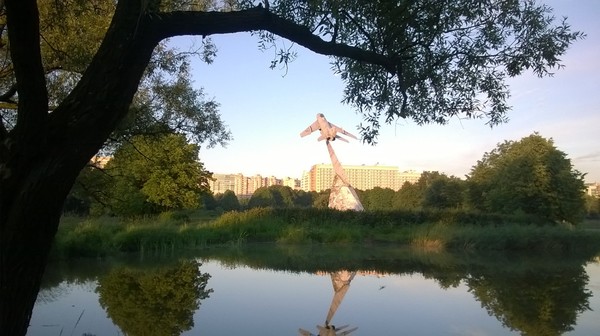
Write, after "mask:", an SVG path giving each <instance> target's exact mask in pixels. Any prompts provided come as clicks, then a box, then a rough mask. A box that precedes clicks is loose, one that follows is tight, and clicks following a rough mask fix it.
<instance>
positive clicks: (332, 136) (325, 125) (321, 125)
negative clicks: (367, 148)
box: [300, 113, 358, 142]
mask: <svg viewBox="0 0 600 336" xmlns="http://www.w3.org/2000/svg"><path fill="white" fill-rule="evenodd" d="M316 130H319V131H321V136H320V137H319V138H318V139H317V140H318V141H322V140H329V141H334V140H336V139H339V140H342V141H345V142H348V140H346V139H344V138H342V137H341V136H339V135H338V133H341V134H343V135H346V136H349V137H351V138H353V139H356V140H358V138H357V137H355V136H354V135H352V134H350V133H348V132H346V131H345V130H344V129H343V128H341V127H338V126H336V125H334V124H332V123H330V122H329V121H327V119H325V116H324V115H323V113H317V120H315V122H313V123H312V124H311V125H310V126H308V127H307V128H306V129H305V130H304V131H302V133H300V136H301V137H305V136H307V135H309V134H311V133H312V132H314V131H316Z"/></svg>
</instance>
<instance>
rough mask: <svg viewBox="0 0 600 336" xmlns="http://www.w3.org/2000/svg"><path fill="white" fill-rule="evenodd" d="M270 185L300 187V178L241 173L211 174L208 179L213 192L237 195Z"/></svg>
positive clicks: (250, 193) (247, 193)
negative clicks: (279, 177) (210, 177)
mask: <svg viewBox="0 0 600 336" xmlns="http://www.w3.org/2000/svg"><path fill="white" fill-rule="evenodd" d="M272 185H286V186H289V187H290V188H292V189H300V180H298V179H293V178H290V177H287V178H285V179H278V178H276V177H275V176H268V177H263V176H261V175H258V174H257V175H254V176H244V175H243V174H213V175H212V179H211V180H210V181H209V187H210V190H211V191H212V192H213V194H223V193H225V191H227V190H231V191H233V192H234V193H235V194H236V195H237V196H246V195H252V194H253V193H254V192H255V191H256V189H258V188H260V187H269V186H272Z"/></svg>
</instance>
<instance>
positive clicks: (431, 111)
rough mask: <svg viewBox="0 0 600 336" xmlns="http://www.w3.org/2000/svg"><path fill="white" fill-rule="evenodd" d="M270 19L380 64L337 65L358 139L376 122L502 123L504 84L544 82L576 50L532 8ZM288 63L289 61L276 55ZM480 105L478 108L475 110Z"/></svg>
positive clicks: (481, 4)
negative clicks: (530, 78) (359, 119)
mask: <svg viewBox="0 0 600 336" xmlns="http://www.w3.org/2000/svg"><path fill="white" fill-rule="evenodd" d="M271 10H272V11H274V12H275V13H277V14H279V15H282V16H284V17H286V18H289V19H290V20H293V21H294V22H297V23H299V24H302V25H305V26H307V27H308V29H309V30H310V31H313V32H318V33H319V35H320V36H322V37H324V38H327V39H328V40H330V41H331V42H333V43H340V44H342V45H352V46H356V47H358V48H360V49H364V50H369V51H371V52H373V53H375V54H377V55H385V56H386V58H385V59H382V60H381V61H380V63H378V65H380V66H377V65H375V64H373V63H375V62H365V61H364V60H363V59H356V58H342V57H337V58H335V61H334V67H335V69H336V71H337V72H338V73H340V76H341V78H342V79H343V80H344V81H345V83H346V89H345V91H344V102H346V103H350V104H352V105H354V106H355V107H357V108H358V109H359V110H360V111H361V112H362V113H363V115H364V119H365V121H366V125H364V126H363V125H361V126H362V131H361V133H362V135H363V139H364V140H365V141H367V142H373V141H375V139H376V137H377V134H378V129H379V119H380V116H381V115H383V116H384V117H385V121H386V122H388V123H389V122H392V120H395V119H397V118H412V119H413V120H415V121H416V122H417V123H420V124H421V123H430V122H433V123H445V122H447V121H448V120H449V119H450V118H452V117H453V116H463V117H469V118H477V117H485V118H487V119H488V123H489V124H491V125H496V124H498V123H501V122H504V121H506V112H507V111H508V110H509V106H508V105H507V104H506V100H507V98H508V97H509V90H508V87H507V85H506V84H505V79H506V78H508V77H513V76H516V75H519V74H521V73H522V72H524V71H526V70H530V71H532V72H533V73H534V74H536V75H537V76H540V77H542V76H548V75H550V74H551V69H553V68H559V67H560V66H561V64H560V55H561V54H563V53H564V52H565V50H566V48H567V47H568V46H569V45H570V44H571V43H572V42H573V41H575V40H577V39H580V38H582V37H583V34H582V33H580V32H573V31H571V29H570V26H569V25H568V24H567V23H566V21H565V20H563V21H562V22H555V21H556V20H555V19H554V16H553V14H552V10H551V8H550V7H548V6H546V5H542V4H539V3H537V2H536V1H530V0H528V1H504V2H498V1H493V0H486V1H478V2H475V3H473V2H471V1H450V2H443V1H401V2H390V1H372V2H369V4H361V5H358V4H357V3H356V2H354V1H349V0H345V1H315V2H298V1H289V0H284V1H275V2H274V3H273V4H272V5H271ZM280 55H281V58H280V62H281V63H287V62H288V60H287V58H286V57H289V56H292V54H291V53H290V52H287V53H286V52H285V50H282V51H281V52H280ZM481 96H483V97H485V98H486V99H485V100H484V101H483V102H482V100H481Z"/></svg>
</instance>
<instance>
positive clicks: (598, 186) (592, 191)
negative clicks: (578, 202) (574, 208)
mask: <svg viewBox="0 0 600 336" xmlns="http://www.w3.org/2000/svg"><path fill="white" fill-rule="evenodd" d="M585 187H586V194H588V195H590V196H593V197H598V198H600V183H598V182H595V183H586V184H585Z"/></svg>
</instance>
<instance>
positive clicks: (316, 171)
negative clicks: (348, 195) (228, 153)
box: [209, 164, 421, 196]
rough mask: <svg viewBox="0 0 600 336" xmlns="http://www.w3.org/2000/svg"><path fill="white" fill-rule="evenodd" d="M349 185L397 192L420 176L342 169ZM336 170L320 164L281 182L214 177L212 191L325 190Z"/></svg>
mask: <svg viewBox="0 0 600 336" xmlns="http://www.w3.org/2000/svg"><path fill="white" fill-rule="evenodd" d="M343 167H344V171H345V172H346V175H347V176H348V180H349V182H350V184H351V185H352V186H353V187H354V188H356V189H360V190H369V189H373V188H375V187H380V188H390V189H392V190H398V189H400V188H402V185H403V184H404V183H405V182H410V183H415V182H417V181H418V180H419V178H420V177H421V173H420V172H417V171H414V170H408V171H402V172H401V171H399V170H398V167H396V166H381V165H374V166H366V165H360V166H343ZM333 176H334V173H333V167H332V165H331V164H317V165H314V166H312V167H311V169H310V170H309V171H308V172H304V173H303V174H302V179H295V178H291V177H286V178H284V179H278V178H276V177H274V176H269V177H263V176H261V175H258V174H257V175H254V176H244V175H243V174H213V179H212V180H211V181H210V183H209V186H210V190H211V191H212V192H213V193H214V194H219V193H224V192H225V191H226V190H232V191H233V192H234V193H235V194H236V195H238V196H240V195H252V194H253V193H254V191H256V189H258V188H260V187H269V186H272V185H283V186H288V187H290V188H292V189H294V190H304V191H317V192H318V191H323V190H327V189H330V188H331V185H332V183H333Z"/></svg>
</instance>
